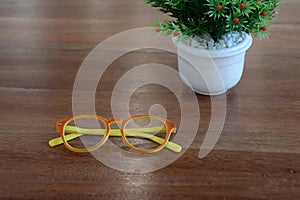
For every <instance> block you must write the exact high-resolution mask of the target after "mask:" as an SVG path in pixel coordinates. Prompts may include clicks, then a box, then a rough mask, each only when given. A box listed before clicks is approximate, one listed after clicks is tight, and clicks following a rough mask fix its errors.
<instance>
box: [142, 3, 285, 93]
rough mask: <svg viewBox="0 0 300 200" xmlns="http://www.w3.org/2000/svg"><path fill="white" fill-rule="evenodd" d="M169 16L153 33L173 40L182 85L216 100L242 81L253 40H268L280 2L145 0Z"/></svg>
mask: <svg viewBox="0 0 300 200" xmlns="http://www.w3.org/2000/svg"><path fill="white" fill-rule="evenodd" d="M145 3H147V4H150V5H151V6H152V7H157V8H159V9H160V11H161V12H163V13H166V14H168V15H169V16H171V17H172V19H171V20H169V21H168V20H165V21H163V22H158V23H157V28H156V32H158V33H159V34H167V35H171V34H172V35H173V42H174V44H175V45H176V47H177V52H178V69H179V74H180V76H181V78H182V80H183V81H184V82H185V83H186V84H187V85H189V86H190V87H191V88H192V89H193V90H194V91H195V92H197V93H200V94H205V95H218V94H222V93H224V92H226V91H227V90H228V89H230V88H232V87H234V86H235V85H236V84H237V83H238V82H239V80H240V79H241V76H242V73H243V68H244V58H245V53H246V51H247V49H248V48H249V47H250V46H251V44H252V36H251V34H252V35H254V36H258V37H259V38H260V39H264V38H268V30H269V29H270V25H271V24H270V21H271V20H272V19H274V18H275V16H276V14H277V13H278V12H277V10H276V8H277V7H278V6H279V3H280V0H145Z"/></svg>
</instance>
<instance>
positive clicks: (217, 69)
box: [173, 34, 252, 95]
mask: <svg viewBox="0 0 300 200" xmlns="http://www.w3.org/2000/svg"><path fill="white" fill-rule="evenodd" d="M173 42H174V44H175V45H176V47H177V54H178V69H179V74H180V77H181V79H182V81H183V82H184V83H185V84H186V85H188V86H190V87H191V88H192V90H194V91H195V92H196V93H200V94H204V95H219V94H223V93H225V92H226V91H227V90H229V89H230V88H232V87H234V86H235V85H236V84H237V83H238V82H239V81H240V79H241V77H242V74H243V69H244V61H245V54H246V51H247V50H248V49H249V47H250V46H251V44H252V37H251V36H250V35H248V34H247V36H246V37H245V38H244V40H243V41H242V42H241V43H239V44H238V45H237V46H234V47H231V48H225V49H217V50H204V49H199V48H194V47H191V46H188V45H186V44H185V43H184V42H183V41H181V40H178V39H177V37H174V38H173Z"/></svg>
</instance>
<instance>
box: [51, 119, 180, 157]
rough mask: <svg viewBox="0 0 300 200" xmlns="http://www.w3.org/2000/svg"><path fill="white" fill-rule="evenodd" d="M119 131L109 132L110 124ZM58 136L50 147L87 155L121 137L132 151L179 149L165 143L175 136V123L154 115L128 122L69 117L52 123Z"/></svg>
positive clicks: (171, 143)
mask: <svg viewBox="0 0 300 200" xmlns="http://www.w3.org/2000/svg"><path fill="white" fill-rule="evenodd" d="M114 123H116V124H120V128H117V129H112V128H111V125H112V124H114ZM56 130H57V132H60V137H58V138H54V139H52V140H50V141H49V146H50V147H54V146H57V145H60V144H64V145H65V146H66V147H67V148H68V149H69V150H71V151H74V152H90V151H94V150H96V149H98V148H100V147H101V146H102V145H103V144H104V143H105V142H106V141H107V139H108V138H109V136H113V137H122V139H123V141H124V142H125V144H126V145H127V146H128V147H129V148H131V149H133V150H136V151H139V152H144V153H154V152H157V151H159V150H161V149H163V148H164V147H166V148H168V149H169V150H171V151H174V152H177V153H179V152H180V151H181V150H182V147H181V146H180V145H178V144H175V143H173V142H171V141H169V139H170V136H171V134H172V133H176V130H177V128H176V123H175V122H173V121H170V120H168V119H163V118H160V117H158V116H150V115H138V116H133V117H131V118H129V119H126V120H122V119H109V120H108V119H105V118H103V117H100V116H95V115H81V116H77V117H69V118H66V119H63V120H60V121H57V122H56Z"/></svg>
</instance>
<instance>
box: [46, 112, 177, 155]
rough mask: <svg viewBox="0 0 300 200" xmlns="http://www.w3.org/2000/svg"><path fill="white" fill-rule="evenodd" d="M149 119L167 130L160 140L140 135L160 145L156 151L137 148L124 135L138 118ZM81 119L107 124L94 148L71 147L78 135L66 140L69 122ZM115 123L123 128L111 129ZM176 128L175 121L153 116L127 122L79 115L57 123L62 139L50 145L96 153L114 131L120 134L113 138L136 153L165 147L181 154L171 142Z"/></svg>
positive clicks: (135, 117) (127, 120) (148, 135)
mask: <svg viewBox="0 0 300 200" xmlns="http://www.w3.org/2000/svg"><path fill="white" fill-rule="evenodd" d="M147 117H149V118H154V119H157V120H160V121H161V122H163V123H164V126H165V129H166V130H165V132H166V137H165V138H160V137H157V136H154V135H150V134H147V133H140V134H143V135H145V136H147V137H146V138H147V139H151V140H153V141H155V142H157V143H159V144H160V145H159V146H158V147H156V148H154V149H140V148H137V147H135V146H133V145H132V144H130V142H129V141H128V140H127V138H126V134H125V133H124V127H125V126H126V124H127V123H128V122H129V121H130V120H133V119H137V118H147ZM80 118H97V119H98V120H100V121H101V122H103V123H104V124H105V128H106V133H105V136H104V137H103V138H102V140H101V141H100V142H99V143H98V144H96V145H94V146H92V147H89V148H86V149H77V148H74V147H72V146H70V144H69V143H68V142H67V141H69V140H72V139H74V138H77V137H79V136H80V135H78V134H77V136H76V135H75V137H71V138H66V137H65V134H64V131H65V130H66V125H67V124H68V123H69V122H71V121H72V120H76V119H80ZM113 123H120V124H121V128H120V129H117V130H116V129H111V127H110V125H111V124H113ZM176 127H177V126H176V122H174V121H171V120H168V119H163V118H161V117H158V116H151V115H136V116H133V117H131V118H128V119H126V120H122V119H114V118H112V119H106V118H103V117H101V116H97V115H79V116H76V117H68V118H66V119H63V120H59V121H57V122H56V130H57V131H58V132H59V133H60V138H55V139H52V140H50V141H49V145H50V146H51V147H53V146H57V145H59V144H62V143H63V144H64V145H65V146H66V147H67V148H68V149H69V150H71V151H74V152H79V153H81V152H90V151H94V150H96V149H98V148H100V147H101V146H102V145H103V144H104V143H105V142H106V141H107V139H108V138H109V136H110V133H111V131H112V130H113V131H119V132H118V133H117V132H115V133H117V134H114V135H113V136H121V137H122V139H123V141H124V142H125V144H126V145H127V146H128V147H129V148H131V149H133V150H135V151H138V152H143V153H154V152H157V151H160V150H161V149H163V148H164V147H167V148H168V149H170V150H172V151H174V152H180V151H181V150H182V148H181V146H179V145H178V144H175V143H173V142H171V141H169V139H170V136H171V133H174V132H176V130H177V128H176ZM160 128H162V127H160ZM139 130H140V131H141V132H143V128H141V129H139Z"/></svg>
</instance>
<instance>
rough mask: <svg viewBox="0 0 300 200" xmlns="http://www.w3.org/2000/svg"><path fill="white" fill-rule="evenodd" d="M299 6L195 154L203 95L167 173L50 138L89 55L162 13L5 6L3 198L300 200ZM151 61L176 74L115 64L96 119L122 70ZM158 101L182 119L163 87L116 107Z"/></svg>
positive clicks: (293, 1)
mask: <svg viewBox="0 0 300 200" xmlns="http://www.w3.org/2000/svg"><path fill="white" fill-rule="evenodd" d="M299 6H300V1H299V0H289V1H284V3H283V4H282V5H281V15H280V16H279V18H278V19H277V20H276V21H275V22H274V26H273V31H272V33H271V38H270V40H264V41H258V40H257V39H255V40H254V44H253V46H252V47H251V49H250V50H249V52H248V54H247V58H246V66H245V71H244V75H243V78H242V80H241V82H240V83H239V84H238V86H236V87H235V88H234V89H232V90H230V91H229V92H228V93H227V116H226V121H225V126H224V129H223V132H222V135H221V137H220V140H219V141H218V143H217V145H216V146H215V148H214V150H213V151H212V152H211V153H210V154H209V155H208V156H207V157H205V158H204V159H199V158H198V154H199V148H200V146H201V144H202V142H203V138H204V136H205V133H206V131H207V128H208V124H209V122H210V115H211V114H210V112H211V108H210V107H211V105H210V104H211V103H210V98H209V97H206V96H200V95H199V96H197V98H198V101H199V106H200V110H201V121H200V124H199V130H198V134H197V137H196V138H195V141H194V142H193V144H192V146H191V147H190V148H189V149H188V150H187V151H186V152H185V154H184V155H183V156H182V157H180V158H179V159H178V160H177V161H176V162H174V163H172V164H171V165H169V166H168V167H166V168H163V169H161V170H158V171H155V172H152V173H144V174H131V173H125V172H119V171H116V170H114V169H111V168H109V167H106V166H105V165H103V164H102V163H101V162H99V161H98V160H96V159H95V158H94V157H93V156H91V155H90V154H74V153H72V152H70V151H68V150H67V149H66V148H65V147H64V146H59V147H57V148H53V149H51V148H49V147H48V145H47V142H48V140H49V139H51V138H53V137H55V136H56V133H55V130H54V123H55V121H56V120H59V119H63V118H64V117H68V116H70V115H72V88H73V84H74V80H75V76H76V73H77V71H78V69H79V66H80V65H81V63H82V61H83V60H84V59H85V57H86V56H87V54H88V53H89V52H90V51H91V50H92V49H93V48H94V47H95V46H96V45H97V44H98V43H100V42H101V41H103V40H105V39H106V38H108V37H110V36H112V35H114V34H116V33H119V32H122V31H125V30H128V29H132V28H137V27H146V26H152V25H153V23H154V22H155V21H156V20H159V19H164V18H166V17H165V16H163V15H161V14H160V13H159V12H157V11H155V10H154V9H152V8H150V7H149V6H145V5H144V4H143V2H142V1H133V0H131V1H129V0H126V1H125V0H123V1H119V0H109V1H106V0H86V1H84V0H72V1H59V0H51V1H49V0H26V1H23V0H0V30H1V31H0V134H1V140H0V151H1V153H0V160H1V161H0V199H226V200H227V199H280V200H281V199H291V200H296V199H300V175H299V174H300V124H299V120H300V84H299V77H300V65H299V63H300V38H299V35H300V26H299V19H300V14H299V12H298V9H299ZM149 62H157V63H163V64H166V65H169V66H171V67H173V68H174V69H176V68H177V67H176V65H177V63H176V57H175V56H174V55H172V54H168V53H166V52H160V51H157V50H140V51H136V52H132V53H129V54H126V55H124V56H122V57H121V58H119V59H118V60H116V61H115V62H114V63H112V65H111V66H110V67H109V68H108V70H107V72H106V76H105V77H104V78H103V79H101V85H99V87H98V89H97V93H96V110H97V113H98V114H99V115H102V116H104V117H111V116H112V112H111V107H110V97H111V94H112V91H113V87H114V84H116V82H117V81H118V80H119V78H120V77H121V76H122V74H124V73H125V72H126V71H127V70H129V69H131V68H132V67H133V66H135V65H138V64H142V63H149ZM142 76H145V77H146V76H148V75H147V74H144V75H142ZM128 84H130V82H129V83H128ZM156 103H160V104H162V105H163V106H164V107H165V109H166V110H167V111H168V116H169V117H170V118H171V119H173V120H175V121H179V120H180V108H179V103H178V101H177V99H176V98H175V96H174V95H173V94H172V93H171V92H170V91H169V90H167V89H166V88H163V87H160V86H155V85H152V86H151V85H149V86H145V87H142V88H140V89H138V90H137V91H136V93H135V94H134V95H133V96H132V99H131V101H130V105H125V104H124V105H123V104H122V105H118V106H120V109H122V107H126V106H129V108H130V112H131V113H132V114H140V113H143V112H148V109H149V107H150V106H151V105H153V104H156ZM191 117H193V116H191ZM187 131H188V130H187ZM112 159H113V158H112ZM137 164H138V163H137Z"/></svg>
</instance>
